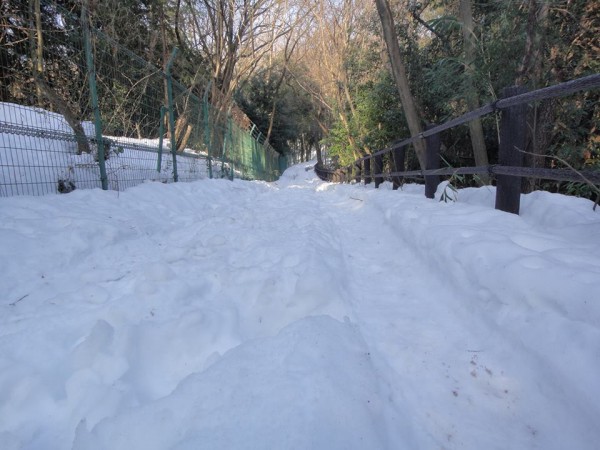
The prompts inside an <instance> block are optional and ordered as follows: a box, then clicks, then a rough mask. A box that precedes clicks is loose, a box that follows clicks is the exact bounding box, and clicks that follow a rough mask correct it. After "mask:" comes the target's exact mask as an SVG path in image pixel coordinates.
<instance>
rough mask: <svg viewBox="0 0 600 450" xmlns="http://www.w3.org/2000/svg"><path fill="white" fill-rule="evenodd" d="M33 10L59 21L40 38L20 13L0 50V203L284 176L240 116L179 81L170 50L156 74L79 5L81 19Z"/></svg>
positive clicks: (50, 6)
mask: <svg viewBox="0 0 600 450" xmlns="http://www.w3.org/2000/svg"><path fill="white" fill-rule="evenodd" d="M83 5H85V3H84V4H83ZM41 8H42V14H46V15H50V16H52V17H54V18H55V19H56V20H54V21H42V22H41V26H42V27H45V28H39V29H38V28H36V26H35V25H34V24H35V23H36V21H35V20H34V18H33V17H29V16H28V14H32V12H31V11H27V10H24V11H22V12H20V13H19V14H17V15H16V16H15V18H14V19H15V23H14V27H12V28H11V29H10V30H9V32H7V33H6V39H5V42H3V44H2V51H0V78H2V83H1V84H0V196H11V195H44V194H49V193H56V192H61V193H64V192H69V191H71V190H72V189H81V188H102V189H114V190H122V189H125V188H128V187H131V186H134V185H136V184H139V183H142V182H144V181H147V180H152V181H160V182H165V183H167V182H174V181H193V180H197V179H201V178H204V177H228V178H231V179H233V178H234V177H239V178H245V179H262V180H267V181H272V180H274V179H276V178H277V177H278V176H279V174H280V173H281V171H282V170H283V169H285V167H286V163H287V161H286V159H285V158H284V157H281V156H280V155H279V154H278V153H277V152H276V151H275V150H274V149H273V148H272V147H271V146H270V145H269V143H268V142H265V139H264V137H262V136H260V135H257V133H256V131H255V128H256V127H255V126H253V125H252V124H251V123H250V121H249V119H247V117H242V118H241V119H240V118H239V117H238V116H239V115H240V113H241V112H239V113H238V114H237V115H234V114H231V111H236V109H235V108H233V107H232V105H221V106H220V107H218V108H217V107H215V106H213V105H211V104H210V103H209V100H210V99H209V98H208V96H206V95H204V94H203V92H202V89H205V88H206V86H203V87H198V85H196V87H195V88H191V87H188V86H185V85H183V84H182V83H180V82H179V81H178V79H185V74H184V73H178V71H179V72H181V71H183V70H184V69H181V68H180V67H178V66H177V64H176V63H177V60H176V53H177V52H176V50H174V52H173V54H172V58H171V60H170V61H169V64H168V65H167V67H166V68H165V70H164V71H163V70H161V69H159V68H157V67H155V66H154V65H152V64H151V63H149V62H148V61H146V60H145V59H143V58H141V57H139V56H137V55H135V54H134V53H133V52H131V51H130V50H129V49H127V48H125V47H123V46H121V45H120V44H119V43H117V42H115V41H114V40H113V39H112V38H110V37H109V36H107V35H106V34H104V33H102V32H101V31H100V30H97V29H95V28H93V27H91V26H90V20H89V18H88V16H87V11H86V8H85V6H82V5H80V7H79V9H80V10H81V14H78V15H76V14H73V13H72V12H70V11H67V10H65V9H63V8H62V7H60V6H59V5H57V4H56V3H54V2H52V1H43V2H42V4H41ZM39 35H41V37H42V39H40V40H39V41H38V40H35V41H33V42H36V45H39V42H43V45H42V46H41V47H40V48H39V49H37V50H40V51H32V50H34V48H32V47H31V43H32V40H31V39H30V37H31V36H37V37H39ZM42 50H43V51H42ZM40 58H41V59H42V61H39V59H40ZM178 75H179V77H178ZM188 78H189V77H188ZM198 89H200V92H198ZM213 91H214V90H213ZM241 114H242V115H243V113H241ZM234 116H235V117H234Z"/></svg>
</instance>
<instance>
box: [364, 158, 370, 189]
mask: <svg viewBox="0 0 600 450" xmlns="http://www.w3.org/2000/svg"><path fill="white" fill-rule="evenodd" d="M370 183H371V158H370V157H367V159H365V185H367V184H370Z"/></svg>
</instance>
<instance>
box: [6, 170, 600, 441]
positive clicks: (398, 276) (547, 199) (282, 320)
mask: <svg viewBox="0 0 600 450" xmlns="http://www.w3.org/2000/svg"><path fill="white" fill-rule="evenodd" d="M311 164H312V163H311ZM311 164H301V165H297V166H294V167H292V168H290V169H288V170H287V171H286V172H285V174H284V175H283V177H282V178H281V179H280V180H279V181H278V182H275V183H264V182H246V181H239V180H236V181H234V182H230V181H224V180H203V181H197V182H193V183H177V184H170V185H165V184H162V183H152V182H149V183H145V184H143V185H140V186H137V187H135V188H131V189H128V190H126V191H125V192H121V193H117V192H110V191H108V192H105V191H101V190H98V189H94V190H76V191H74V192H72V193H70V194H68V195H50V196H46V197H13V198H2V199H0V247H1V248H2V252H1V254H0V255H1V256H0V273H1V274H2V276H1V277H0V293H1V294H2V295H1V298H0V448H1V449H5V450H10V449H68V448H73V449H144V450H151V449H439V448H443V449H535V448H538V449H567V448H568V449H596V448H598V443H599V442H600V427H599V426H598V424H600V212H594V211H593V210H592V203H591V202H589V201H587V200H582V199H576V198H570V197H565V196H561V195H557V194H549V193H545V192H536V193H533V194H530V195H526V196H523V198H522V206H521V210H522V214H521V216H516V215H511V214H506V213H503V212H499V211H496V210H494V209H493V204H494V190H493V188H480V189H466V190H461V191H459V193H458V199H457V201H456V202H449V203H444V202H439V201H435V200H428V199H426V198H425V197H424V195H423V187H422V186H416V185H408V186H405V187H404V189H403V190H402V191H392V190H391V188H390V186H389V185H387V184H386V185H384V186H383V187H382V188H380V189H377V190H375V189H374V188H373V187H365V186H359V185H337V184H331V183H324V182H321V181H319V180H317V179H316V178H315V175H314V173H313V172H312V171H311V170H310V166H311ZM442 189H443V186H441V187H440V190H438V197H439V195H440V194H441V191H442Z"/></svg>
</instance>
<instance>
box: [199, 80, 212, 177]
mask: <svg viewBox="0 0 600 450" xmlns="http://www.w3.org/2000/svg"><path fill="white" fill-rule="evenodd" d="M211 83H212V81H209V82H208V86H206V90H205V91H204V98H203V99H202V108H203V110H204V111H203V112H204V144H205V145H206V152H207V154H208V177H209V178H210V179H212V177H213V170H212V156H211V155H212V152H211V147H212V142H211V140H210V117H209V114H210V109H209V107H208V90H209V89H210V85H211Z"/></svg>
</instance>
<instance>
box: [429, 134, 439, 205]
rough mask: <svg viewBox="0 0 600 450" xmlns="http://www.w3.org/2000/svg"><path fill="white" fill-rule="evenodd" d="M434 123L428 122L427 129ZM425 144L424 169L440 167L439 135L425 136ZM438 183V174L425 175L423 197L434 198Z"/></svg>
mask: <svg viewBox="0 0 600 450" xmlns="http://www.w3.org/2000/svg"><path fill="white" fill-rule="evenodd" d="M434 126H435V125H434V124H430V125H428V126H427V129H428V130H429V129H430V128H433V127H434ZM425 145H426V152H425V156H426V161H427V162H426V163H425V169H426V170H431V169H439V168H440V146H441V139H440V135H439V133H438V134H434V135H432V136H427V137H426V138H425ZM438 184H440V176H439V175H427V176H426V177H425V197H427V198H434V197H435V191H436V190H437V187H438Z"/></svg>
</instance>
